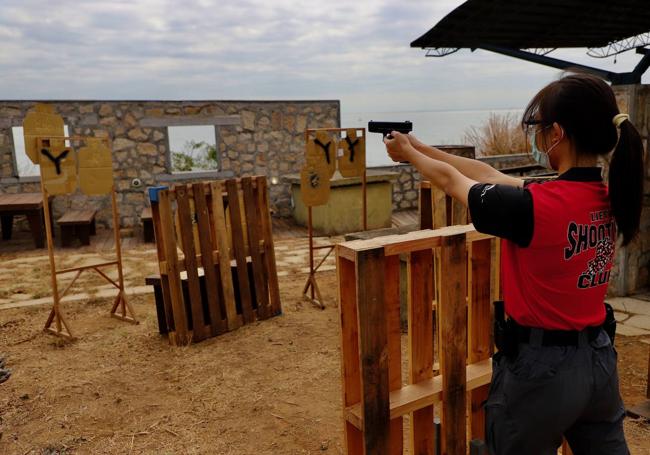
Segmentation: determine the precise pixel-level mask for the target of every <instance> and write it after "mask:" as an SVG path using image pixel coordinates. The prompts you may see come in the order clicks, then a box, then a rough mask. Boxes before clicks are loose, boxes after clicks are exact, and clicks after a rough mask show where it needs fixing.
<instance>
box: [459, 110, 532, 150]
mask: <svg viewBox="0 0 650 455" xmlns="http://www.w3.org/2000/svg"><path fill="white" fill-rule="evenodd" d="M463 141H464V143H466V144H472V145H473V146H474V147H476V156H491V155H508V154H512V153H522V152H524V151H526V150H528V144H527V141H526V136H525V135H524V133H523V131H522V130H521V126H520V123H519V117H518V116H517V115H515V114H513V113H505V114H498V113H496V112H492V113H490V117H489V118H488V120H487V121H486V122H485V123H484V124H483V125H480V126H471V127H469V128H467V129H466V130H465V135H464V136H463Z"/></svg>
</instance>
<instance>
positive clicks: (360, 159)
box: [338, 128, 366, 177]
mask: <svg viewBox="0 0 650 455" xmlns="http://www.w3.org/2000/svg"><path fill="white" fill-rule="evenodd" d="M339 147H341V149H343V154H342V155H341V156H339V157H338V166H339V172H340V173H341V175H342V176H343V177H360V176H362V175H363V172H364V171H365V169H366V141H365V138H364V137H363V136H360V137H357V131H356V129H354V128H349V129H347V130H345V137H344V138H343V139H342V140H341V141H340V143H339Z"/></svg>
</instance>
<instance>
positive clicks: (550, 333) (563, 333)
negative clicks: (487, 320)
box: [511, 319, 602, 346]
mask: <svg viewBox="0 0 650 455" xmlns="http://www.w3.org/2000/svg"><path fill="white" fill-rule="evenodd" d="M511 321H512V324H513V327H514V329H515V333H516V339H517V341H519V342H520V343H531V341H532V337H533V336H534V335H533V331H534V330H536V329H533V328H531V327H524V326H521V325H519V324H517V323H516V322H515V321H514V320H512V319H511ZM537 330H541V333H542V334H541V345H542V346H579V345H580V337H581V336H586V337H587V341H593V340H595V339H596V337H597V336H598V334H599V333H600V331H601V330H602V326H598V327H587V328H585V329H584V330H583V331H582V332H580V331H578V330H544V329H537ZM582 333H585V335H581V334H582Z"/></svg>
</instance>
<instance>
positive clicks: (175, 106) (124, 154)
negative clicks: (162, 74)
mask: <svg viewBox="0 0 650 455" xmlns="http://www.w3.org/2000/svg"><path fill="white" fill-rule="evenodd" d="M34 104H35V101H0V191H2V192H7V193H17V192H30V191H40V187H39V183H38V178H33V177H32V178H30V177H27V178H20V179H19V178H17V170H16V169H15V159H14V155H13V153H14V144H13V138H12V132H11V128H12V127H13V126H22V122H23V118H24V117H25V114H26V113H27V111H28V110H29V109H30V108H31V107H32V106H33V105H34ZM51 104H53V105H54V108H55V110H56V112H57V113H59V114H60V115H61V116H62V117H63V119H64V122H65V124H66V125H68V128H69V134H74V135H87V136H102V137H106V136H108V137H110V138H111V139H112V141H113V169H114V177H115V183H116V186H117V190H118V203H119V207H120V214H121V224H122V227H132V226H136V225H138V224H139V216H140V212H141V211H142V208H143V207H144V205H145V194H144V188H146V187H147V186H154V185H164V184H172V183H174V182H185V181H193V180H198V179H208V178H209V179H219V178H229V177H239V176H242V175H253V174H262V175H267V176H268V177H269V181H270V191H269V193H270V198H271V207H272V209H273V210H274V211H275V213H276V214H280V215H288V214H289V213H290V210H291V209H290V200H291V196H290V189H289V185H286V184H283V183H281V181H280V180H281V179H280V178H279V177H280V176H282V175H284V174H287V173H292V172H299V171H300V168H301V167H302V164H303V156H304V130H305V129H306V128H317V127H338V126H339V125H340V103H339V101H53V102H51ZM182 125H214V127H215V136H216V144H217V146H218V150H219V158H220V165H219V169H216V170H213V171H208V172H200V173H191V174H172V173H171V167H170V158H169V145H168V144H169V142H168V132H167V127H168V126H182ZM134 178H139V179H140V180H141V181H142V183H143V185H142V187H140V188H135V187H133V185H132V180H133V179H134ZM276 181H277V182H278V183H277V184H274V183H273V182H276ZM87 205H91V206H93V207H95V208H98V209H99V215H98V221H99V223H100V224H104V225H109V224H110V201H109V198H106V197H93V198H89V197H87V196H84V195H81V194H78V195H72V196H57V197H55V202H54V210H55V216H59V215H61V214H62V213H63V212H64V211H65V210H66V209H68V208H74V207H82V206H87Z"/></svg>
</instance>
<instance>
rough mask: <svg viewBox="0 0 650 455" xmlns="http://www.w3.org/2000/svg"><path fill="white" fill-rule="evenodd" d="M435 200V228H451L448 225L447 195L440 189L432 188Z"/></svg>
mask: <svg viewBox="0 0 650 455" xmlns="http://www.w3.org/2000/svg"><path fill="white" fill-rule="evenodd" d="M431 193H432V196H431V198H432V200H433V228H434V229H439V228H442V227H446V226H449V224H448V223H447V195H446V194H445V192H444V191H442V190H441V189H439V188H438V187H435V186H432V188H431Z"/></svg>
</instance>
